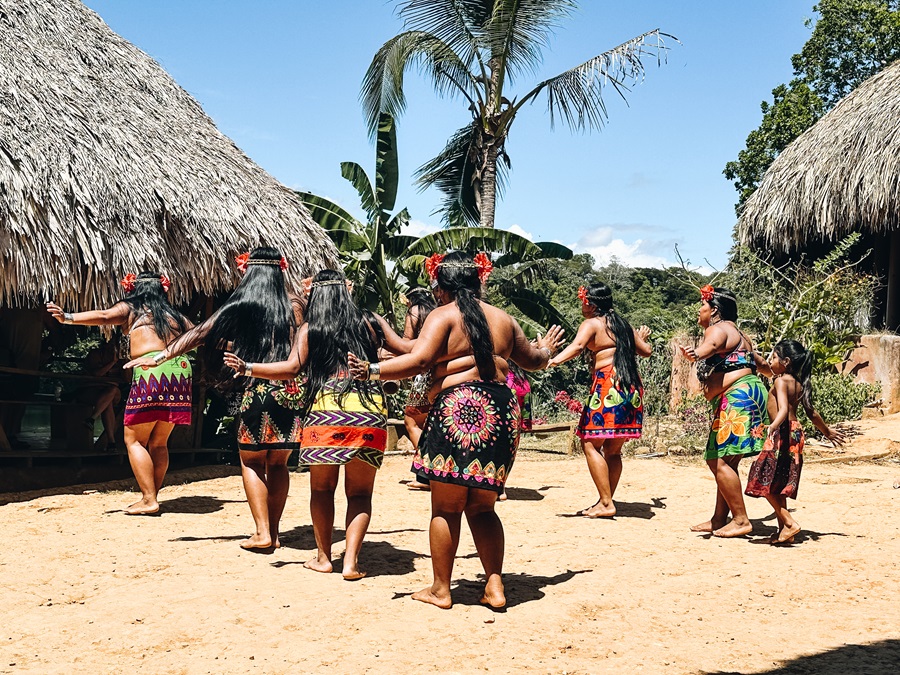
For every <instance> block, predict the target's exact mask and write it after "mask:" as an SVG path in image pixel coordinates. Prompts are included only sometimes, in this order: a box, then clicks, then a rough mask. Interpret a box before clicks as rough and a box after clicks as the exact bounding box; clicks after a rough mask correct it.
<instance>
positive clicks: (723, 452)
mask: <svg viewBox="0 0 900 675" xmlns="http://www.w3.org/2000/svg"><path fill="white" fill-rule="evenodd" d="M700 299H701V302H700V311H699V313H698V316H697V323H699V324H700V325H701V326H703V328H704V329H705V331H704V334H703V341H702V342H701V343H700V344H699V345H697V347H682V348H681V350H682V352H683V353H684V355H685V357H686V358H687V359H688V360H690V361H700V362H701V363H699V364H698V366H697V377H698V378H699V379H700V382H701V383H703V390H704V396H705V397H706V400H707V401H711V402H712V411H713V422H712V427H711V429H710V432H709V439H708V441H707V444H706V452H705V454H704V458H705V459H706V464H707V466H708V467H709V470H710V471H712V474H713V476H714V477H715V479H716V506H715V509H714V510H713V515H712V518H710V519H709V520H708V521H706V522H705V523H700V524H699V525H694V526H693V527H692V528H691V531H692V532H711V533H712V534H713V536H716V537H740V536H743V535H745V534H749V533H750V532H751V531H752V529H753V526H752V525H751V524H750V520H749V519H748V518H747V509H746V507H745V506H744V495H743V492H742V491H741V477H740V475H739V474H738V464H740V462H741V459H742V458H743V457H744V456H745V455H756V454H759V452H760V451H761V450H762V448H763V443H764V442H765V439H764V438H763V437H762V435H759V434H756V435H754V434H753V433H752V432H753V430H754V429H756V428H757V427H765V426H767V425H768V424H769V415H768V413H767V412H766V399H767V396H768V394H767V392H766V389H765V387H763V383H762V381H761V380H760V379H759V377H757V375H756V372H757V370H759V371H760V372H762V373H763V374H764V375H767V376H771V374H772V369H771V368H770V367H769V364H768V363H766V360H765V359H764V358H763V357H762V356H760V355H759V354H757V353H756V352H754V351H753V344H752V343H751V342H750V339H749V338H748V337H747V336H746V335H744V333H743V332H742V331H741V330H740V329H739V328H738V327H737V326H736V325H735V322H736V321H737V317H738V309H737V300H736V299H735V297H734V294H733V293H732V292H731V291H729V290H728V289H725V288H718V287H716V288H714V287H712V286H709V285H707V286H704V287H703V288H701V289H700ZM729 511H730V512H731V522H727V521H728V512H729Z"/></svg>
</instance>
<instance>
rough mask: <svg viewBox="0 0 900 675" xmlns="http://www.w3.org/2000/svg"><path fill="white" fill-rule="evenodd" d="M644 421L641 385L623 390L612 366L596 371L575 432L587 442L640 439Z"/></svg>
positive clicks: (642, 389)
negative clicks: (611, 439) (605, 439)
mask: <svg viewBox="0 0 900 675" xmlns="http://www.w3.org/2000/svg"><path fill="white" fill-rule="evenodd" d="M643 422H644V388H643V387H637V388H632V389H631V391H627V392H626V391H623V390H622V389H621V388H620V387H619V382H618V378H617V377H616V374H615V369H614V368H613V366H611V365H610V366H608V367H607V368H604V369H602V370H598V371H597V372H595V373H594V382H593V383H592V384H591V393H590V396H588V400H587V402H586V403H585V404H584V408H583V409H582V411H581V418H580V419H579V420H578V426H577V427H576V428H575V435H576V436H578V437H579V438H582V439H584V440H586V441H590V440H594V439H604V438H640V436H641V426H642V425H643Z"/></svg>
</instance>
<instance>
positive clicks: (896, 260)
mask: <svg viewBox="0 0 900 675" xmlns="http://www.w3.org/2000/svg"><path fill="white" fill-rule="evenodd" d="M890 237H891V238H890V256H889V262H888V273H887V283H886V285H887V301H886V302H885V316H884V327H885V328H887V329H888V330H892V331H897V330H900V230H894V231H893V232H891V234H890Z"/></svg>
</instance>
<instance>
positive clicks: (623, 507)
mask: <svg viewBox="0 0 900 675" xmlns="http://www.w3.org/2000/svg"><path fill="white" fill-rule="evenodd" d="M666 499H667V498H666V497H651V498H650V503H649V504H647V503H646V502H620V501H619V500H615V504H616V515H615V516H612V517H610V518H597V519H596V520H615V519H616V518H641V519H642V520H650V519H651V518H653V517H655V516H656V513H654V511H653V509H664V508H666V504H665V502H666ZM556 516H557V518H585V517H586V516H582V515H581V513H579V512H576V513H557V514H556Z"/></svg>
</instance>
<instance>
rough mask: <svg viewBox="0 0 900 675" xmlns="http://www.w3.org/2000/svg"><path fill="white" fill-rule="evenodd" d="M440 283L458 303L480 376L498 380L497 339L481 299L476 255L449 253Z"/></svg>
mask: <svg viewBox="0 0 900 675" xmlns="http://www.w3.org/2000/svg"><path fill="white" fill-rule="evenodd" d="M437 283H438V286H440V288H441V289H442V290H444V291H446V292H447V293H450V294H451V295H452V296H453V297H454V299H455V300H456V306H457V307H458V308H459V313H460V314H462V320H463V329H464V330H465V332H466V337H468V338H469V345H470V346H471V347H472V355H473V356H474V357H475V365H476V366H478V375H479V376H480V377H481V379H482V380H494V379H495V378H496V377H497V364H496V363H495V362H494V338H493V336H492V335H491V329H490V328H489V327H488V322H487V317H486V316H485V315H484V310H482V309H481V305H480V304H479V302H478V301H479V300H480V299H481V281H480V280H479V278H478V267H477V266H476V265H475V261H474V259H473V258H472V256H471V255H469V254H468V253H466V252H465V251H453V252H452V253H448V254H447V255H445V256H444V258H443V260H442V261H441V264H440V266H439V267H438V268H437Z"/></svg>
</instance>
